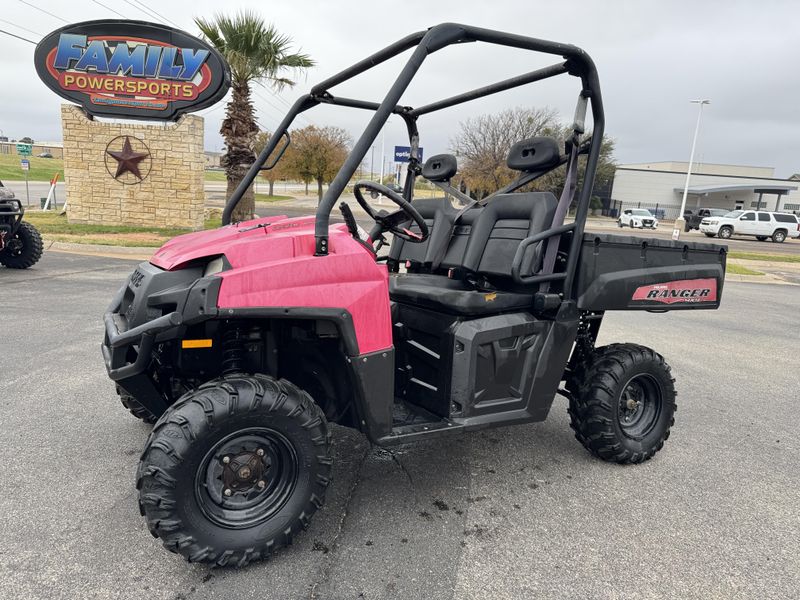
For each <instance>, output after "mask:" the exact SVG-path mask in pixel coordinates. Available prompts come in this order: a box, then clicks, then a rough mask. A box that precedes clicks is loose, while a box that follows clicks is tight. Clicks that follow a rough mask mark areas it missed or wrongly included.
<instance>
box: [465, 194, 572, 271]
mask: <svg viewBox="0 0 800 600" xmlns="http://www.w3.org/2000/svg"><path fill="white" fill-rule="evenodd" d="M557 205H558V201H557V200H556V197H555V196H554V195H553V194H551V193H550V192H525V193H516V194H501V195H499V196H496V197H495V198H493V199H492V200H490V201H489V202H488V204H487V205H486V206H485V207H484V208H483V210H482V211H481V212H480V213H479V216H478V217H477V219H476V220H475V224H474V225H473V226H472V231H471V233H470V236H469V241H468V243H467V246H466V250H465V252H464V259H463V263H462V266H463V268H464V269H465V270H467V271H470V272H473V273H478V274H481V275H484V276H485V277H486V278H487V279H489V280H492V279H500V280H505V279H508V278H510V277H511V264H512V262H513V261H514V255H515V254H516V252H517V248H518V247H519V244H520V242H521V241H522V240H524V239H525V238H526V237H529V236H531V235H533V234H535V233H539V232H541V231H545V230H546V229H549V228H550V226H551V225H552V223H553V214H554V213H555V211H556V206H557ZM542 250H543V244H542V242H540V243H538V244H534V245H532V246H530V247H529V248H528V250H527V252H526V254H525V258H524V260H523V263H522V269H521V272H522V274H524V275H530V274H531V273H533V272H535V271H536V270H537V269H538V268H539V265H540V263H541V258H542Z"/></svg>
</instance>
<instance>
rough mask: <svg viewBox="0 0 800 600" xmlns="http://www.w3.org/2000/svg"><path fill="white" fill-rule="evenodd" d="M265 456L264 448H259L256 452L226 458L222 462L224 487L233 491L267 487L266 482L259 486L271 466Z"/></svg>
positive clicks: (241, 453)
mask: <svg viewBox="0 0 800 600" xmlns="http://www.w3.org/2000/svg"><path fill="white" fill-rule="evenodd" d="M259 452H260V453H259ZM265 454H266V453H265V452H264V449H263V448H258V449H256V450H255V451H254V452H240V453H239V454H237V455H235V456H232V457H231V456H224V457H223V458H222V461H221V462H222V464H223V468H222V484H223V485H224V487H225V488H226V489H230V490H231V491H248V490H250V489H252V488H253V487H259V488H263V487H265V486H266V482H264V483H263V485H259V483H260V482H263V481H264V479H263V477H264V473H265V472H266V471H267V469H269V466H270V465H269V459H268V458H266V456H265ZM226 459H227V460H226Z"/></svg>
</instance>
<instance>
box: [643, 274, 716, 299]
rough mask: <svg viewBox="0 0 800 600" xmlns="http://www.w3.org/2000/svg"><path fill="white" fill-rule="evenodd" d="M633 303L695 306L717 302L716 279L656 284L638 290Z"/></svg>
mask: <svg viewBox="0 0 800 600" xmlns="http://www.w3.org/2000/svg"><path fill="white" fill-rule="evenodd" d="M631 301H632V302H658V303H660V304H676V303H684V304H695V303H700V302H716V301H717V280H716V279H713V278H711V279H682V280H679V281H670V282H667V283H655V284H653V285H643V286H641V287H638V288H636V291H635V292H634V293H633V297H632V298H631Z"/></svg>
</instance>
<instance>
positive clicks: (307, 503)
mask: <svg viewBox="0 0 800 600" xmlns="http://www.w3.org/2000/svg"><path fill="white" fill-rule="evenodd" d="M465 42H484V43H490V44H499V45H502V46H511V47H514V48H518V49H523V50H529V51H535V52H542V53H546V54H551V55H555V56H557V57H559V61H558V62H557V63H556V64H553V65H551V66H548V67H545V68H541V69H538V70H534V71H531V72H527V73H523V74H521V75H519V76H517V77H513V78H511V79H506V80H503V81H499V82H497V83H494V84H491V85H487V86H485V87H482V88H479V89H476V90H472V91H469V92H466V93H462V94H458V95H455V96H451V97H449V98H446V99H444V100H440V101H438V102H434V103H432V104H426V105H424V106H420V107H417V108H412V107H410V106H405V105H402V104H399V102H400V99H401V96H402V94H403V92H404V90H406V88H407V86H408V85H409V82H410V81H411V80H412V79H413V77H414V75H415V73H416V72H417V70H418V69H419V67H420V66H421V64H422V63H423V61H424V60H425V59H426V58H427V56H428V55H429V54H431V53H433V52H437V51H439V50H442V49H443V48H445V47H446V46H449V45H451V44H457V43H465ZM407 50H411V55H410V57H409V59H408V62H407V63H406V64H405V66H404V67H403V68H402V70H401V72H400V74H399V77H398V78H397V80H396V81H395V83H394V84H393V85H392V87H391V89H389V92H388V93H387V94H386V97H385V98H384V99H383V100H382V101H381V102H370V101H365V100H357V99H352V98H344V97H340V96H337V95H335V94H334V93H333V92H332V91H331V90H332V89H333V88H334V87H335V86H337V85H338V84H340V83H342V82H344V81H346V80H348V79H350V78H351V77H353V76H355V75H358V74H360V73H362V72H364V71H366V70H368V69H370V68H372V67H374V66H375V65H378V64H380V63H383V62H384V61H386V60H388V59H390V58H392V57H394V56H396V55H398V54H400V53H401V52H404V51H407ZM558 75H568V76H572V77H574V78H576V80H577V82H578V84H579V85H578V89H579V93H578V104H577V110H576V114H575V122H574V126H573V132H572V135H571V136H570V139H568V140H566V141H565V142H559V141H557V140H555V139H551V138H547V137H537V138H532V139H526V140H519V142H518V143H517V144H515V145H514V146H513V147H512V148H509V152H508V162H507V164H508V166H509V167H510V168H511V169H514V170H516V171H518V172H519V178H518V179H517V180H516V181H515V182H514V183H512V184H510V185H508V186H506V187H505V188H503V189H500V190H497V191H496V192H495V193H494V194H492V195H491V196H489V197H488V198H485V199H483V200H481V201H479V202H478V201H474V200H472V199H471V198H468V197H466V196H464V195H463V194H461V193H460V192H459V191H458V190H457V189H455V188H453V187H451V186H450V184H449V182H450V180H451V178H452V177H453V176H454V175H455V174H456V172H457V168H458V165H457V164H456V159H455V157H453V156H449V155H439V156H434V157H432V158H430V159H429V160H428V161H426V162H425V164H424V165H423V164H421V163H420V161H419V160H418V158H419V134H418V131H417V121H418V119H419V117H421V116H423V115H428V114H430V113H433V112H434V111H437V110H441V109H445V108H448V107H451V106H454V105H457V104H460V103H462V102H466V101H469V100H475V99H478V98H482V97H484V96H488V95H490V94H494V93H497V92H501V91H504V90H508V89H511V88H514V87H517V86H521V85H525V84H529V83H532V82H536V81H540V80H543V79H547V78H550V77H555V76H558ZM319 104H332V105H337V106H344V107H350V108H356V109H363V110H370V111H374V116H373V117H372V119H371V121H370V122H369V124H368V125H367V127H366V130H365V131H364V133H363V134H362V135H361V137H360V138H359V139H358V141H357V143H356V144H355V146H354V147H353V151H352V153H351V154H350V156H349V157H348V158H347V160H346V161H345V163H344V165H343V166H342V168H341V169H340V171H339V173H338V174H337V176H336V177H335V179H334V180H333V182H332V183H331V185H330V188H329V189H328V191H327V193H326V194H325V197H324V198H323V200H322V201H321V202H320V204H319V208H318V209H317V212H316V215H315V216H309V217H298V218H286V217H269V218H259V219H254V220H252V221H247V222H243V223H230V220H231V214H232V212H233V209H234V207H235V206H236V204H237V202H238V201H239V199H240V198H241V196H242V193H243V192H244V190H245V189H247V187H248V186H250V185H251V184H252V182H253V180H254V179H255V177H256V176H257V175H258V173H259V171H260V170H261V169H265V168H270V167H271V166H272V165H271V164H267V163H268V162H269V163H274V162H275V161H274V160H271V159H270V157H271V156H273V155H278V156H279V155H280V154H281V153H282V149H285V147H286V145H287V144H288V143H289V141H290V140H289V136H288V133H287V132H288V129H289V126H290V125H291V123H292V121H293V119H294V118H295V117H296V116H297V115H298V114H300V113H301V112H303V111H306V110H309V109H311V108H313V107H315V106H317V105H319ZM589 106H591V114H592V119H593V124H592V129H593V132H592V134H591V136H590V137H588V136H587V135H586V134H585V131H584V130H585V125H584V120H585V116H586V111H587V107H589ZM392 114H394V115H397V116H398V117H399V118H400V119H402V120H403V121H404V122H405V124H406V126H407V129H408V136H409V142H410V147H411V161H410V164H409V169H408V177H407V180H406V181H405V185H404V188H403V192H402V194H401V193H398V192H396V191H393V190H392V189H390V188H388V187H387V186H382V185H379V184H377V183H374V182H372V181H359V182H357V183H356V184H355V189H354V193H355V198H356V200H357V201H358V203H359V204H360V205H361V206H362V208H363V209H364V210H365V211H366V212H367V214H368V215H369V216H370V217H371V218H372V219H374V221H375V225H374V227H373V228H372V230H371V231H370V232H369V234H368V236H367V235H364V234H363V233H360V230H359V228H358V226H357V225H356V222H355V219H354V218H353V214H352V212H351V210H350V208H349V207H348V205H347V204H346V203H344V202H342V203H341V204H340V205H339V208H340V210H341V212H342V215H343V217H344V223H333V224H332V223H331V220H330V213H331V211H332V210H333V208H334V206H335V205H336V204H337V202H339V200H340V196H341V195H342V193H343V192H344V190H345V186H346V185H348V182H350V179H351V178H352V177H353V174H354V173H355V171H356V169H357V167H358V166H359V164H361V162H362V160H363V159H364V156H365V154H366V152H367V151H368V150H369V148H370V146H371V145H372V144H373V142H374V140H375V138H376V136H377V134H378V133H379V132H380V130H381V127H382V126H383V125H384V123H385V122H386V120H387V118H388V117H389V116H390V115H392ZM603 121H604V119H603V105H602V101H601V97H600V86H599V83H598V78H597V71H596V70H595V67H594V64H593V63H592V60H591V59H590V58H589V56H588V55H587V54H586V53H585V52H584V51H583V50H581V49H579V48H576V47H575V46H571V45H566V44H558V43H554V42H548V41H543V40H538V39H534V38H528V37H524V36H520V35H512V34H507V33H501V32H497V31H491V30H488V29H480V28H477V27H470V26H466V25H457V24H451V23H445V24H442V25H437V26H436V27H433V28H431V29H428V30H427V31H422V32H419V33H414V34H412V35H410V36H408V37H406V38H404V39H402V40H400V41H399V42H397V43H394V44H392V45H391V46H389V47H387V48H386V49H384V50H381V51H380V52H377V53H376V54H373V55H372V56H369V57H368V58H366V59H364V60H362V61H361V62H359V63H357V64H355V65H354V66H352V67H350V68H348V69H346V70H344V71H342V72H341V73H339V74H338V75H335V76H333V77H331V78H330V79H328V80H326V81H323V82H322V83H320V84H319V85H317V86H315V87H314V88H313V89H312V90H311V93H310V94H308V95H305V96H303V97H301V98H300V99H299V100H298V101H297V102H296V103H295V104H294V106H293V107H292V109H291V110H290V111H289V113H288V115H287V116H286V118H284V120H283V122H282V123H281V124H280V126H279V127H278V128H277V130H276V131H275V133H274V135H273V136H272V139H271V140H270V141H269V143H268V144H267V146H266V148H265V149H264V151H263V152H262V153H261V155H260V156H259V157H258V159H257V162H256V164H254V165H253V167H252V168H251V169H250V171H249V172H248V174H247V176H246V177H245V179H244V181H243V182H242V184H241V185H240V186H239V188H238V189H237V190H236V192H235V193H234V195H233V196H232V197H231V199H230V201H229V203H228V205H227V206H226V209H225V212H224V214H223V223H224V225H223V226H222V227H221V228H219V229H217V230H214V231H203V232H197V233H191V234H188V235H183V236H180V237H178V238H176V239H174V240H172V241H170V242H169V243H167V244H165V245H164V246H163V247H162V248H161V249H160V250H159V251H158V252H156V253H155V255H154V256H153V258H152V259H151V260H150V261H149V262H144V263H142V264H140V265H139V266H138V267H137V268H136V270H135V271H134V273H133V274H132V275H131V276H130V278H129V280H128V281H127V282H126V283H125V285H123V286H122V288H121V289H120V290H119V292H118V293H117V295H116V296H115V297H114V300H113V302H112V303H111V306H110V308H109V310H108V312H107V313H106V315H105V329H106V334H105V341H104V343H103V347H102V348H103V355H104V358H105V363H106V367H107V369H108V374H109V376H110V377H111V379H112V380H114V381H115V382H116V384H117V388H118V391H119V394H120V396H121V398H122V402H123V403H124V404H125V405H126V406H127V407H128V408H129V409H130V410H131V411H132V412H133V413H134V414H135V415H136V416H137V417H139V418H141V419H143V420H145V421H148V422H154V423H155V427H154V428H153V432H152V434H151V435H150V437H149V439H148V440H147V445H146V447H145V450H144V453H143V454H142V458H141V462H140V465H139V469H138V474H137V487H138V489H139V503H140V507H141V511H142V514H143V515H144V516H145V517H146V519H147V523H148V526H149V528H150V531H151V532H152V533H153V535H154V536H156V537H160V538H161V539H162V541H163V543H164V545H165V546H166V547H167V549H169V550H171V551H173V552H179V553H180V554H182V555H183V556H184V557H186V558H187V559H188V560H190V561H198V562H207V563H213V564H217V565H226V564H232V565H244V564H246V563H248V562H250V561H252V560H256V559H260V558H265V557H266V556H268V555H269V554H270V553H271V552H273V551H275V550H276V549H278V548H280V547H281V546H284V545H286V544H289V543H290V542H291V541H292V538H293V537H294V536H295V535H296V534H297V533H298V532H299V531H300V530H301V529H302V528H304V527H305V526H306V525H307V524H308V522H309V519H310V518H311V516H312V515H313V514H314V512H315V511H316V510H317V509H318V508H320V507H321V506H322V503H323V500H324V498H325V490H326V488H327V487H328V485H329V483H330V476H331V460H332V459H331V447H330V446H331V434H330V431H329V427H328V423H331V422H333V423H338V424H340V425H344V426H346V427H353V428H355V429H358V430H359V431H362V432H363V433H364V434H365V435H366V436H367V437H368V438H369V439H370V440H371V441H372V442H373V443H375V444H378V445H392V444H401V443H407V442H413V441H417V440H422V439H428V438H431V437H434V436H441V435H456V434H462V433H465V432H468V431H472V430H476V429H481V428H485V427H496V426H500V425H511V424H515V423H528V422H531V421H541V420H543V419H544V418H545V417H546V416H547V413H548V411H549V410H550V406H551V405H552V403H553V399H554V396H555V394H556V393H560V394H562V395H564V396H566V397H567V398H568V399H569V414H570V418H571V420H572V427H573V429H574V430H575V435H576V437H577V438H578V440H579V441H580V442H581V443H582V444H583V445H584V446H585V447H586V448H587V449H588V450H589V451H590V452H591V453H592V454H594V455H596V456H598V457H599V458H602V459H604V460H608V461H613V462H618V463H639V462H642V461H645V460H647V459H649V458H651V457H652V456H653V455H654V454H655V453H656V452H657V451H658V450H659V449H660V448H661V447H662V445H663V444H664V441H665V440H666V439H667V437H668V435H669V429H670V426H671V425H672V423H673V413H674V411H675V388H674V386H673V379H672V375H671V373H670V369H669V367H668V366H667V364H666V363H665V362H664V359H663V358H662V357H661V356H660V355H659V354H657V353H656V352H655V351H653V350H651V349H649V348H645V347H643V346H638V345H634V344H612V345H610V346H605V347H602V348H596V347H595V345H594V342H595V339H596V337H597V333H598V330H599V328H600V323H601V321H602V319H603V313H604V311H607V310H649V311H653V312H663V311H667V310H677V309H684V310H685V309H712V308H717V307H718V306H719V303H720V296H721V293H722V284H723V279H724V273H725V257H726V249H725V248H724V247H721V246H715V245H711V244H699V243H690V242H680V243H677V242H673V241H665V240H652V239H648V240H645V239H640V238H634V237H628V236H620V235H613V234H586V233H584V224H585V222H586V215H587V210H588V207H589V200H590V197H591V192H592V181H593V180H594V175H595V169H596V166H597V161H598V153H599V150H600V142H601V139H602V135H603ZM585 138H586V139H585ZM581 154H586V155H587V159H586V167H585V173H584V180H583V181H584V184H583V185H582V186H581V188H580V192H579V194H578V198H577V202H576V206H577V209H576V214H575V220H574V222H571V223H565V221H564V217H565V215H566V213H567V209H568V207H569V205H570V203H571V202H572V200H573V192H574V190H575V189H576V180H577V170H578V157H579V155H581ZM562 165H566V172H567V176H566V185H565V189H564V192H563V193H562V194H561V198H560V199H559V198H556V197H555V196H554V195H552V194H550V193H547V192H536V191H524V192H520V191H517V190H519V189H521V188H523V187H526V186H528V184H530V183H532V182H534V181H535V180H536V179H537V178H539V177H541V176H542V175H544V174H545V173H548V172H549V171H551V170H553V169H556V168H558V167H560V166H562ZM418 176H422V177H424V178H426V179H427V180H429V181H431V182H433V183H435V184H436V185H437V186H439V187H440V188H442V190H444V192H446V193H445V194H443V198H441V199H424V200H414V198H413V195H414V182H415V180H416V178H417V177H418ZM373 191H374V192H377V193H379V194H383V195H384V196H385V197H387V198H389V199H390V200H391V201H392V202H393V203H394V204H396V206H397V209H396V210H394V211H393V212H386V211H383V210H376V209H375V208H373V207H372V206H371V205H370V204H369V201H368V199H367V198H368V197H369V195H370V193H371V192H373ZM448 197H451V198H455V199H456V200H457V202H453V201H451V200H449V199H447V198H448ZM388 233H391V234H392V240H391V246H390V248H389V249H388V254H381V250H382V248H383V246H384V244H385V238H384V236H385V235H386V234H388ZM562 382H563V384H564V386H563V388H561V386H560V384H561V383H562Z"/></svg>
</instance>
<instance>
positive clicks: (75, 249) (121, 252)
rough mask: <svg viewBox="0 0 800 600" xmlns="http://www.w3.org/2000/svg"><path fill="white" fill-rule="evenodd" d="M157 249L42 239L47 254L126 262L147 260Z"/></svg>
mask: <svg viewBox="0 0 800 600" xmlns="http://www.w3.org/2000/svg"><path fill="white" fill-rule="evenodd" d="M157 249H158V248H147V247H133V246H106V245H101V244H75V243H72V242H54V241H52V240H48V239H47V238H44V250H45V251H47V252H64V253H66V254H81V255H84V256H105V257H108V258H123V259H126V260H148V259H149V258H150V257H151V256H153V253H154V252H155V251H156V250H157Z"/></svg>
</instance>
